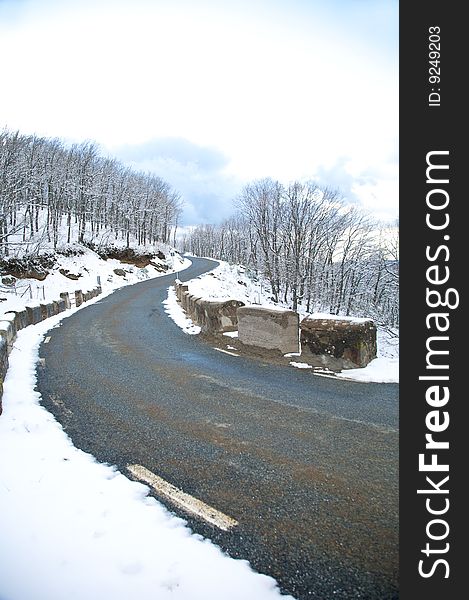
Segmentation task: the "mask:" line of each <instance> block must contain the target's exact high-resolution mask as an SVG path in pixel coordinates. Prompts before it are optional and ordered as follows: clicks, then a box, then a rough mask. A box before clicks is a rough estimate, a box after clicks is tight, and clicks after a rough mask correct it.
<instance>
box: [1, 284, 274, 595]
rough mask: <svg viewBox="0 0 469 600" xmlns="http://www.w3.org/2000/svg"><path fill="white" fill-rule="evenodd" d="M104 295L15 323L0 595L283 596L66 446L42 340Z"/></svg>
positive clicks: (4, 435)
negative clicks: (50, 398)
mask: <svg viewBox="0 0 469 600" xmlns="http://www.w3.org/2000/svg"><path fill="white" fill-rule="evenodd" d="M111 291H112V290H108V291H107V292H105V293H104V294H103V296H106V295H108V294H109V293H111ZM103 296H100V297H98V298H96V299H94V300H91V301H90V302H88V303H87V304H86V305H83V306H82V307H80V308H78V309H76V308H75V309H71V310H69V311H67V312H66V313H63V314H61V315H57V316H56V317H52V318H50V319H47V320H46V321H43V322H42V323H39V324H38V325H33V326H30V327H27V328H25V329H24V330H22V331H20V332H19V334H18V338H17V341H16V343H15V347H14V349H13V351H12V353H11V355H10V367H9V369H8V373H7V376H6V378H5V382H4V396H3V403H4V412H3V415H2V417H0V457H1V459H0V464H1V467H0V515H1V525H0V539H1V545H0V582H1V583H0V586H1V591H0V595H1V597H2V599H5V600H6V599H8V600H63V598H67V599H68V600H94V599H98V598H112V599H113V600H134V599H135V598H148V599H149V600H150V599H152V598H154V599H155V600H156V599H158V600H165V599H168V600H169V599H170V598H171V599H172V600H175V599H176V600H177V599H180V600H219V599H220V598H223V599H224V600H230V599H232V600H235V599H236V600H239V599H240V598H243V599H252V600H272V599H273V598H280V597H282V598H285V596H281V594H280V592H279V591H278V588H277V586H276V582H275V581H274V580H273V579H272V578H270V577H267V576H265V575H260V574H257V573H255V572H254V571H252V570H251V568H250V566H249V564H248V563H247V562H246V561H240V560H235V559H232V558H229V557H227V556H226V555H224V554H223V553H222V552H221V550H220V549H219V548H217V547H216V546H215V545H214V544H212V543H211V542H209V541H207V540H204V539H202V538H201V537H200V536H198V535H194V534H192V533H191V531H190V530H189V529H188V528H187V527H186V525H185V522H184V521H183V520H182V519H179V518H176V517H175V516H173V515H172V514H171V513H170V512H169V511H167V510H166V509H165V508H164V507H163V506H162V505H161V504H160V503H159V502H157V501H156V500H155V499H153V498H151V497H149V496H148V495H147V493H148V488H147V487H146V486H144V485H142V484H140V483H136V482H133V481H131V480H129V479H128V478H127V477H125V476H124V475H122V474H121V473H119V472H118V471H117V470H116V469H115V468H114V467H112V466H109V465H104V464H100V463H98V462H97V461H96V460H95V459H94V458H93V457H92V456H91V455H89V454H87V453H85V452H82V451H81V450H78V449H77V448H75V447H74V446H73V444H72V442H71V441H70V439H69V438H68V436H67V435H66V433H65V432H64V430H63V429H62V427H61V426H60V425H59V423H58V422H57V421H56V420H55V419H54V417H53V416H52V415H51V414H50V413H49V412H48V411H46V409H45V408H43V407H42V406H41V405H40V404H39V400H40V395H39V393H38V392H37V391H35V385H36V374H35V364H36V362H37V360H38V349H39V345H40V342H41V340H42V339H43V338H44V336H45V334H46V332H47V331H48V330H49V329H50V328H52V327H54V326H58V325H60V322H61V321H62V320H63V319H64V318H67V317H68V316H70V315H72V314H74V312H76V311H77V310H81V309H82V308H84V307H86V306H89V305H90V304H92V303H94V302H99V301H100V300H101V299H102V298H103Z"/></svg>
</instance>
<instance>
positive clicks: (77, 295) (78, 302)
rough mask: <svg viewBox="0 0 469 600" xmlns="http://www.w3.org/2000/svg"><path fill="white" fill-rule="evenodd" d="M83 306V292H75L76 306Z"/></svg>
mask: <svg viewBox="0 0 469 600" xmlns="http://www.w3.org/2000/svg"><path fill="white" fill-rule="evenodd" d="M82 304H83V292H82V291H81V290H75V306H81V305H82Z"/></svg>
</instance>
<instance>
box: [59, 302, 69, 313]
mask: <svg viewBox="0 0 469 600" xmlns="http://www.w3.org/2000/svg"><path fill="white" fill-rule="evenodd" d="M57 306H58V307H59V313H61V312H64V311H66V310H67V305H66V303H65V300H62V299H60V300H58V301H57Z"/></svg>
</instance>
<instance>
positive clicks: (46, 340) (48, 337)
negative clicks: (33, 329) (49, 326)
mask: <svg viewBox="0 0 469 600" xmlns="http://www.w3.org/2000/svg"><path fill="white" fill-rule="evenodd" d="M49 342H50V335H48V336H47V337H46V339H45V340H44V344H48V343H49Z"/></svg>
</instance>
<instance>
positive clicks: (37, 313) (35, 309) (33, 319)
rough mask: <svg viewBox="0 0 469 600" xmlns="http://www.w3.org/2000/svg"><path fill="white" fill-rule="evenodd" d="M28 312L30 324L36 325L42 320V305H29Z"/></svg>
mask: <svg viewBox="0 0 469 600" xmlns="http://www.w3.org/2000/svg"><path fill="white" fill-rule="evenodd" d="M26 312H27V314H28V321H29V323H28V324H29V325H36V323H40V322H41V321H42V317H41V307H40V306H27V307H26Z"/></svg>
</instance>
